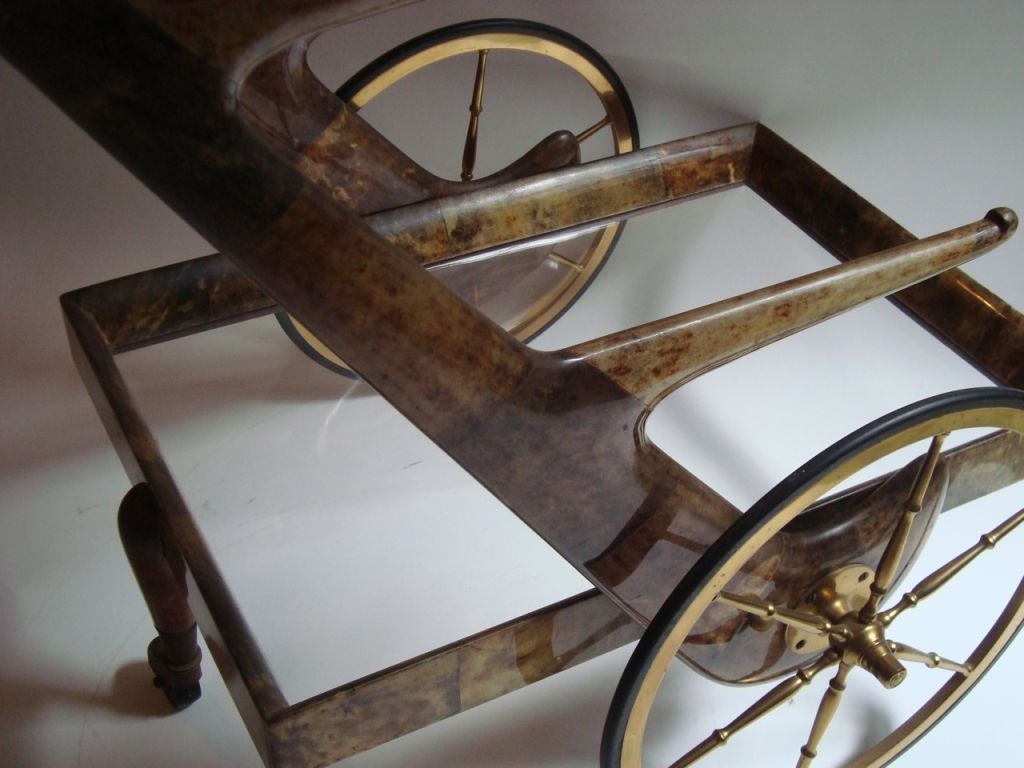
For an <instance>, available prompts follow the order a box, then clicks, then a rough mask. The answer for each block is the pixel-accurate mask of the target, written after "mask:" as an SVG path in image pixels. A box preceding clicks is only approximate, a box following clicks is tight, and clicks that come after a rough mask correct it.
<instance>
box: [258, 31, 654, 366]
mask: <svg viewBox="0 0 1024 768" xmlns="http://www.w3.org/2000/svg"><path fill="white" fill-rule="evenodd" d="M512 74H515V75H516V77H518V78H519V80H518V81H517V82H516V81H511V80H510V79H509V78H510V77H511V75H512ZM503 76H505V79H504V80H503V79H502V77H503ZM492 83H493V84H494V85H493V86H492V85H491V84H492ZM492 88H493V89H494V90H495V93H493V94H492V93H491V90H492ZM403 89H404V90H403ZM452 89H454V90H455V91H457V93H458V95H457V97H456V98H457V99H458V101H457V102H453V103H451V104H448V105H445V104H444V103H443V100H442V99H440V98H438V99H437V100H436V102H435V103H432V104H431V105H430V107H429V111H428V112H427V113H424V112H423V111H422V110H421V111H419V112H417V111H415V110H410V108H409V106H408V101H409V100H410V99H413V98H416V96H417V95H418V94H420V93H421V92H424V91H426V92H430V93H433V92H435V91H448V90H452ZM338 95H339V96H340V97H341V98H342V99H344V100H345V101H347V102H348V103H349V105H350V106H353V107H354V108H356V109H357V110H359V111H360V112H361V114H362V116H363V117H364V118H366V119H367V120H368V121H369V122H370V123H371V124H373V125H374V126H375V127H376V128H377V129H378V130H379V131H381V133H382V134H384V135H385V136H388V137H389V138H390V139H391V140H392V141H395V142H396V144H397V145H398V146H399V147H400V148H401V149H403V150H404V151H406V152H407V153H408V154H409V155H410V156H411V157H415V158H416V159H417V160H419V161H421V162H424V164H425V165H426V166H427V167H428V168H429V169H430V170H431V171H433V172H434V173H435V174H436V175H437V176H439V177H440V178H444V179H448V180H450V181H451V182H452V185H449V186H448V187H447V189H449V190H451V191H453V192H455V193H457V191H458V186H457V185H458V184H459V183H460V182H463V183H473V181H474V180H477V179H480V177H481V176H482V175H484V174H487V173H491V172H493V171H496V170H498V167H494V166H492V167H481V166H484V165H485V161H487V160H493V161H494V162H497V163H499V164H500V165H502V166H503V165H507V164H510V163H511V162H513V161H514V159H515V157H512V156H507V155H506V156H502V155H503V154H504V153H507V152H512V153H516V154H517V155H521V154H523V153H525V152H526V151H527V150H528V149H530V148H531V147H533V146H534V145H535V144H536V142H537V141H539V140H541V139H542V138H543V137H545V136H547V135H549V134H550V133H552V132H554V131H558V130H568V131H571V132H572V133H573V134H574V135H575V136H576V139H577V141H578V142H579V144H580V150H581V154H582V158H583V160H584V161H586V160H591V159H597V158H600V157H606V156H610V155H613V154H620V153H623V152H629V151H631V150H633V149H635V148H636V147H637V146H638V143H639V139H638V133H637V125H636V116H635V114H634V112H633V107H632V104H631V103H630V100H629V96H628V94H627V93H626V89H625V87H624V86H623V84H622V82H621V80H620V79H619V77H618V75H616V73H615V71H614V70H613V69H612V68H611V66H610V65H609V64H608V62H607V61H605V60H604V59H603V58H602V57H601V56H600V55H599V54H598V53H597V52H596V51H595V50H594V49H593V48H591V47H590V46H588V45H586V44H585V43H583V42H582V41H580V40H578V39H577V38H575V37H573V36H571V35H569V34H566V33H565V32H562V31H560V30H557V29H555V28H553V27H549V26H546V25H543V24H537V23H535V22H528V21H517V20H509V19H489V20H482V21H473V22H468V23H463V24H456V25H453V26H450V27H445V28H443V29H439V30H437V31H435V32H431V33H429V34H426V35H422V36H420V37H417V38H415V39H413V40H410V41H409V42H407V43H405V44H403V45H401V46H399V47H398V48H395V49H394V50H392V51H389V52H388V53H385V54H384V55H382V56H381V57H379V58H378V59H376V60H374V61H373V62H371V63H370V64H368V65H367V66H366V67H364V68H363V69H362V70H360V71H359V72H358V73H356V74H355V75H354V76H353V77H352V78H351V79H350V80H349V81H348V82H346V83H345V84H344V85H343V86H342V87H341V88H339V89H338ZM389 99H390V100H391V101H392V102H393V104H391V105H389V104H386V103H385V102H387V101H388V100H389ZM403 102H404V103H403ZM456 104H457V105H458V106H457V108H456V106H455V105H456ZM570 106H571V107H572V109H573V110H574V112H573V114H557V113H558V112H564V111H565V110H566V109H568V108H569V107H570ZM467 107H468V108H469V109H468V113H467V111H466V108H467ZM375 110H378V111H375ZM371 112H373V113H374V114H369V113H371ZM449 118H451V122H450V124H449V122H448V120H449ZM488 118H491V120H490V121H489V120H488ZM467 122H468V125H467ZM403 131H404V132H406V134H408V135H410V136H411V139H410V141H409V142H403V141H402V136H401V135H396V134H401V133H402V132H403ZM428 134H429V135H428ZM509 134H511V135H513V136H514V137H515V138H517V139H521V140H519V141H518V142H517V141H507V142H505V144H508V145H509V146H505V145H504V144H500V145H497V146H496V145H495V143H494V142H493V139H494V137H495V136H502V137H505V136H507V135H509ZM489 141H490V143H489ZM478 145H479V146H478ZM424 153H426V154H441V155H445V156H446V157H447V158H448V159H449V160H450V164H449V165H448V166H443V167H440V168H438V167H431V163H429V162H426V161H425V160H424V158H423V157H421V156H420V155H422V154H424ZM478 156H479V158H478ZM482 181H486V180H482ZM622 227H623V224H622V223H621V222H619V223H612V224H609V225H606V226H603V227H598V228H596V229H592V230H590V231H588V232H584V233H582V234H576V235H575V236H567V237H561V238H559V237H552V238H547V239H546V240H545V242H544V243H543V244H533V245H531V246H528V247H520V248H516V247H504V248H502V249H500V250H497V251H495V252H492V253H484V254H473V255H471V256H470V257H468V258H465V259H461V260H459V261H457V262H448V263H441V264H436V265H432V266H431V267H430V269H431V271H432V272H434V274H435V275H436V276H437V277H438V278H439V279H440V280H442V281H443V282H445V283H446V284H447V285H448V286H449V287H450V288H451V289H452V290H453V291H455V292H456V293H458V294H459V295H460V296H461V297H462V298H463V299H465V300H467V301H469V302H471V303H473V304H475V305H476V306H478V307H479V308H480V309H481V311H483V312H484V313H485V314H486V315H488V316H489V317H490V318H491V319H492V320H494V321H496V322H498V323H499V324H501V325H502V326H503V327H504V328H505V329H506V330H508V331H509V332H511V333H512V334H513V335H515V336H516V337H517V338H519V339H520V340H524V341H525V340H528V339H530V338H532V337H533V336H535V335H537V334H538V333H540V332H541V331H542V330H544V329H545V328H546V327H547V326H548V325H550V324H551V323H552V322H554V321H555V320H556V319H557V318H558V316H559V315H561V313H562V312H564V311H565V310H566V309H568V307H569V306H570V305H571V304H572V302H573V301H574V300H575V299H576V298H578V297H579V295H580V293H581V292H582V291H583V289H584V288H586V286H587V285H588V284H589V283H590V282H591V280H593V278H594V277H595V276H596V274H597V272H598V270H599V269H600V268H601V266H602V265H603V264H604V262H605V260H606V259H607V257H608V254H609V253H610V252H611V250H612V248H613V247H614V245H615V243H616V241H617V239H618V237H619V235H620V233H621V231H622ZM278 319H279V321H280V322H281V325H282V327H283V328H284V330H285V332H286V333H288V335H289V336H290V337H291V339H292V340H293V341H294V342H295V343H296V344H298V346H299V347H300V348H302V349H303V351H305V352H306V353H307V354H308V355H309V356H310V357H312V358H313V359H314V360H316V361H317V362H319V363H322V364H324V365H326V366H327V367H329V368H331V369H333V370H335V371H338V372H340V373H347V374H350V373H351V372H350V370H349V369H348V368H347V367H346V366H345V365H344V363H342V362H341V361H340V360H339V359H338V358H337V357H336V356H335V355H334V354H333V353H332V352H331V351H330V350H328V349H327V348H326V347H325V346H324V345H323V344H321V343H320V341H319V340H317V339H316V337H314V336H313V335H312V334H311V333H310V332H309V331H308V330H307V329H306V328H305V327H304V326H302V325H301V324H300V323H299V322H298V321H296V320H294V319H293V318H291V317H290V316H288V315H285V314H281V315H279V316H278Z"/></svg>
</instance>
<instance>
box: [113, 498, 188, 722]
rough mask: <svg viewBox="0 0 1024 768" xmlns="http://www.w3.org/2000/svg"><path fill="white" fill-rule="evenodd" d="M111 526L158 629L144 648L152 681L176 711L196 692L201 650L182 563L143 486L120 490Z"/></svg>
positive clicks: (153, 503)
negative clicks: (118, 503)
mask: <svg viewBox="0 0 1024 768" xmlns="http://www.w3.org/2000/svg"><path fill="white" fill-rule="evenodd" d="M117 527H118V531H119V532H120V535H121V544H122V546H123V547H124V551H125V554H126V555H127V556H128V562H129V563H130V564H131V567H132V571H133V572H134V573H135V580H136V581H137V582H138V584H139V589H141V590H142V596H143V597H144V598H145V600H146V605H147V606H148V607H149V613H150V616H152V617H153V624H154V625H155V627H156V630H157V633H158V634H157V637H156V638H154V639H153V642H151V643H150V644H149V651H148V656H149V666H150V668H151V669H152V670H153V674H154V675H155V676H156V677H155V678H154V680H153V684H154V685H156V686H157V687H158V688H162V689H163V692H164V694H165V695H166V696H167V699H168V701H170V702H171V705H172V706H173V707H174V708H175V709H176V710H181V709H184V708H185V707H187V706H188V705H189V704H191V703H192V702H194V701H196V700H197V699H198V698H199V696H200V692H201V691H200V687H199V678H200V677H201V675H202V670H201V668H200V660H201V658H202V654H201V652H200V650H199V645H198V644H197V632H196V622H195V619H194V618H193V616H192V610H191V609H190V608H189V606H188V600H187V595H188V589H187V587H186V585H185V563H184V560H183V559H182V557H181V553H180V552H179V551H178V549H177V547H175V546H174V545H173V543H171V542H170V541H168V540H167V537H166V536H164V535H163V534H162V533H161V525H160V509H159V507H158V505H157V502H156V499H155V498H154V496H153V493H152V491H150V489H149V486H148V485H146V484H145V483H140V484H139V485H136V486H135V487H134V488H132V489H131V490H130V491H128V493H127V494H125V497H124V499H123V500H122V502H121V507H120V509H119V510H118V515H117Z"/></svg>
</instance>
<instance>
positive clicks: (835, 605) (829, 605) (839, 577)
mask: <svg viewBox="0 0 1024 768" xmlns="http://www.w3.org/2000/svg"><path fill="white" fill-rule="evenodd" d="M874 578H875V571H874V569H872V568H870V567H868V566H866V565H848V566H845V567H843V568H839V569H838V570H835V571H832V573H830V574H828V576H826V577H825V578H823V579H822V580H821V581H819V582H818V583H817V585H815V586H814V587H813V588H812V589H811V591H810V592H809V593H808V594H807V596H806V597H805V598H804V600H803V602H802V603H800V605H798V606H797V610H799V611H804V612H805V613H814V614H817V615H819V616H824V617H825V618H826V619H828V620H829V621H831V622H833V623H838V622H840V621H841V620H842V619H843V617H845V616H847V615H848V614H851V613H855V612H856V611H859V610H860V609H861V608H862V607H863V606H864V604H865V603H866V602H867V601H868V596H869V595H870V594H871V582H872V581H874ZM829 645H831V642H830V641H829V638H828V637H823V636H821V635H817V634H815V633H813V632H808V631H806V630H802V629H797V628H796V627H787V628H786V647H787V648H789V650H791V651H795V652H796V653H804V654H810V653H820V652H821V651H824V650H825V649H826V648H828V647H829Z"/></svg>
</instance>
